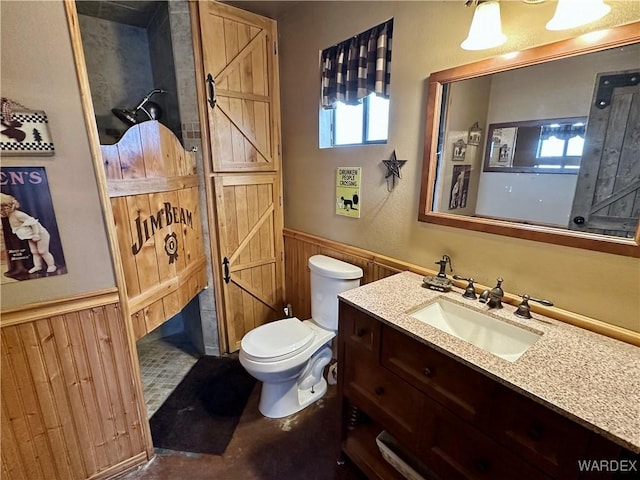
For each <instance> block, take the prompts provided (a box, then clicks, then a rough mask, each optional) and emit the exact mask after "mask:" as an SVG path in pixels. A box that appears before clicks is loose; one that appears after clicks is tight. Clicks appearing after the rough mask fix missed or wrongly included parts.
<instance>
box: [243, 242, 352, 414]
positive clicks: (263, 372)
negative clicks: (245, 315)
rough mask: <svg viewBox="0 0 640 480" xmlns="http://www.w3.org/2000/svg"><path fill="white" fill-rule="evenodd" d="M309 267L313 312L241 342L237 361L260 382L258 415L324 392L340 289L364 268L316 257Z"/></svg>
mask: <svg viewBox="0 0 640 480" xmlns="http://www.w3.org/2000/svg"><path fill="white" fill-rule="evenodd" d="M309 268H310V270H311V316H312V319H310V320H305V321H301V320H299V319H298V318H296V317H293V318H285V319H282V320H278V321H275V322H271V323H267V324H265V325H261V326H259V327H257V328H255V329H253V330H251V331H250V332H249V333H247V334H246V335H245V336H244V337H243V338H242V341H241V343H240V354H239V358H240V363H241V364H242V366H243V367H244V368H245V369H246V370H247V372H249V374H251V375H252V376H253V377H255V378H256V379H258V380H260V381H261V382H262V392H261V394H260V405H259V409H260V413H262V414H263V415H264V416H265V417H270V418H281V417H286V416H288V415H292V414H294V413H296V412H298V411H300V410H302V409H303V408H305V407H306V406H308V405H310V404H311V403H313V402H315V401H316V400H319V399H320V398H321V397H322V396H323V395H324V394H325V393H326V391H327V381H326V380H325V378H324V376H323V370H324V367H325V366H326V365H327V364H328V363H329V362H330V361H331V356H332V351H331V347H330V344H331V340H332V339H333V337H335V336H336V333H337V330H338V293H340V292H343V291H345V290H349V289H351V288H355V287H357V286H358V285H359V284H360V278H361V277H362V269H361V268H359V267H356V266H354V265H350V264H348V263H345V262H342V261H340V260H336V259H334V258H330V257H325V256H323V255H314V256H313V257H311V258H310V259H309Z"/></svg>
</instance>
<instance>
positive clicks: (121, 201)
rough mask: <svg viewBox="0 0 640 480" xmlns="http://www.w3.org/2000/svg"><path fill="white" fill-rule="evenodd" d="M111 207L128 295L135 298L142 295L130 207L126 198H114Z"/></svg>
mask: <svg viewBox="0 0 640 480" xmlns="http://www.w3.org/2000/svg"><path fill="white" fill-rule="evenodd" d="M111 209H112V211H113V220H114V223H115V227H116V236H117V238H118V246H119V248H120V258H121V260H122V268H123V270H124V279H125V285H126V289H127V296H128V297H129V298H133V297H135V296H137V295H140V293H141V291H140V282H139V281H138V269H137V266H136V262H135V258H134V257H133V254H132V253H130V252H131V250H130V248H131V245H133V238H132V236H131V227H130V225H131V224H132V222H131V220H130V218H129V207H128V206H127V199H126V198H122V197H121V198H112V199H111ZM125 249H126V250H125Z"/></svg>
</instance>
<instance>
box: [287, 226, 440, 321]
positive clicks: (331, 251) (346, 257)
mask: <svg viewBox="0 0 640 480" xmlns="http://www.w3.org/2000/svg"><path fill="white" fill-rule="evenodd" d="M284 255H285V289H286V292H287V301H288V302H290V303H291V306H292V307H293V312H294V314H295V315H296V317H298V318H309V317H311V298H310V292H311V285H310V277H309V266H308V261H309V257H311V256H313V255H327V256H329V257H333V258H337V259H338V260H342V261H344V262H348V263H351V264H353V265H357V266H358V267H360V268H362V270H363V272H364V276H363V278H362V280H361V283H362V284H365V283H369V282H374V281H376V280H380V279H381V278H384V277H388V276H389V275H393V274H396V273H400V272H404V271H406V270H410V271H414V272H417V273H420V274H424V275H427V274H429V275H430V274H433V273H434V272H433V271H430V270H427V269H424V268H421V267H417V266H415V265H411V264H408V263H405V262H401V261H399V260H394V259H392V258H389V257H385V256H383V255H377V254H375V253H373V252H369V251H367V250H363V249H361V248H356V247H351V246H349V245H345V244H343V243H338V242H333V241H331V240H327V239H325V238H320V237H316V236H313V235H309V234H307V233H302V232H297V231H295V230H289V229H285V230H284Z"/></svg>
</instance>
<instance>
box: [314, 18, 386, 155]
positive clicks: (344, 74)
mask: <svg viewBox="0 0 640 480" xmlns="http://www.w3.org/2000/svg"><path fill="white" fill-rule="evenodd" d="M392 36H393V19H390V20H388V21H386V22H385V23H382V24H380V25H377V26H375V27H373V28H371V29H369V30H367V31H366V32H363V33H360V34H358V35H355V36H353V37H352V38H349V39H347V40H345V41H344V42H341V43H339V44H337V45H334V46H332V47H329V48H327V49H325V50H323V51H322V52H321V76H322V102H321V110H320V132H319V133H320V135H319V137H320V148H328V147H335V146H347V145H365V144H369V143H386V141H387V136H388V130H389V84H390V65H391V38H392Z"/></svg>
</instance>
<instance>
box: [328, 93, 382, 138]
mask: <svg viewBox="0 0 640 480" xmlns="http://www.w3.org/2000/svg"><path fill="white" fill-rule="evenodd" d="M330 113H331V115H332V117H333V118H332V119H331V140H332V141H331V146H340V145H360V144H366V143H386V142H387V133H388V130H389V99H386V98H380V97H378V96H377V95H376V94H375V93H372V94H370V95H369V96H368V97H365V98H364V99H363V101H362V103H360V104H358V105H346V104H344V103H342V102H338V104H337V105H336V108H335V109H333V110H331V111H330Z"/></svg>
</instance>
